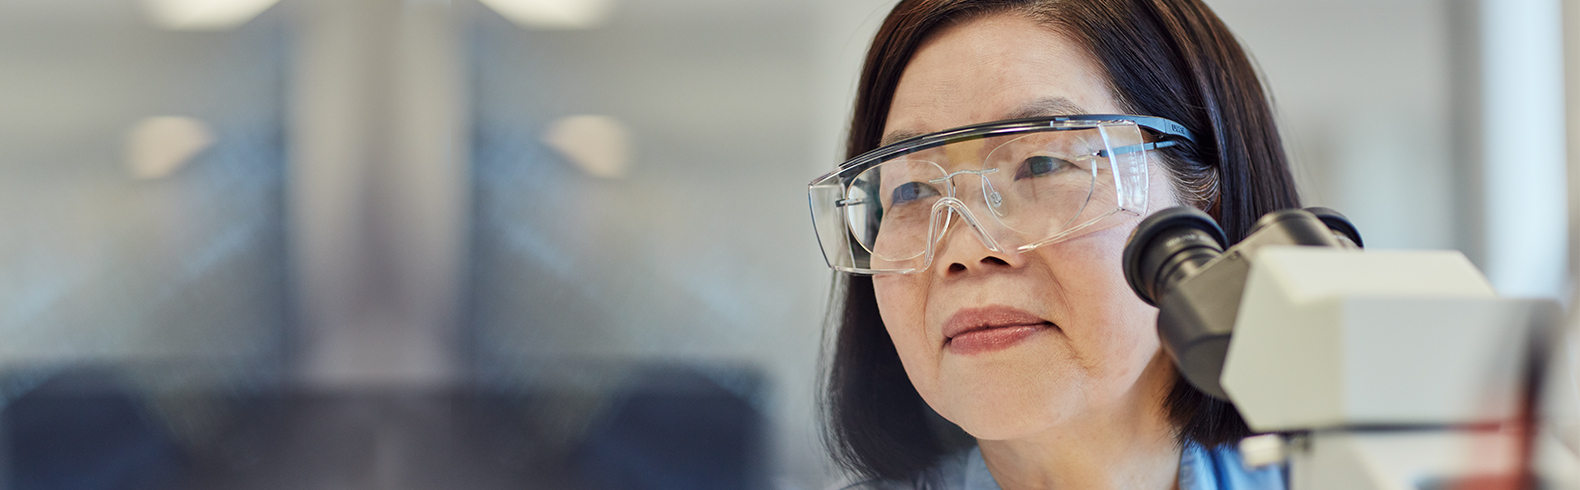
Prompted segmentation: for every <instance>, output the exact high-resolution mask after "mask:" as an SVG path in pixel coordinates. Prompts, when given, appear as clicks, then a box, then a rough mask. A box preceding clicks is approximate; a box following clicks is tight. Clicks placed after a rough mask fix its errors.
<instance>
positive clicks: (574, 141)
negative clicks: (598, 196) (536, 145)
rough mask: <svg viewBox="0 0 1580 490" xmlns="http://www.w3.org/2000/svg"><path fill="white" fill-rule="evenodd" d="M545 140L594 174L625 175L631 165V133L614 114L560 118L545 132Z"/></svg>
mask: <svg viewBox="0 0 1580 490" xmlns="http://www.w3.org/2000/svg"><path fill="white" fill-rule="evenodd" d="M543 143H544V144H547V145H549V148H553V149H554V150H555V151H558V152H559V153H560V154H561V155H564V156H565V159H567V160H570V161H571V163H572V164H575V165H576V167H577V168H580V169H582V171H583V172H587V174H588V175H592V176H594V177H601V178H605V179H614V178H620V177H624V176H625V174H626V172H627V171H629V170H630V167H631V137H630V132H628V131H626V129H625V125H623V124H620V121H618V120H616V119H615V118H612V117H608V116H570V117H565V118H561V119H559V120H557V121H554V123H553V124H550V125H549V129H548V130H547V131H544V132H543Z"/></svg>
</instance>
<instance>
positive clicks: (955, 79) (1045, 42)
mask: <svg viewBox="0 0 1580 490" xmlns="http://www.w3.org/2000/svg"><path fill="white" fill-rule="evenodd" d="M1075 112H1080V113H1089V114H1113V113H1119V112H1122V111H1120V109H1119V108H1118V104H1117V103H1116V102H1115V101H1114V100H1113V96H1112V94H1111V93H1110V92H1109V90H1108V82H1107V78H1106V76H1105V75H1104V73H1103V70H1102V68H1101V66H1100V65H1099V64H1098V63H1097V62H1096V61H1095V60H1093V59H1092V57H1091V55H1090V53H1089V52H1088V50H1087V49H1086V48H1085V47H1084V46H1081V45H1078V44H1077V43H1074V42H1072V41H1070V40H1069V39H1068V38H1067V37H1066V36H1064V35H1063V34H1061V33H1060V32H1058V31H1057V30H1055V29H1053V28H1050V27H1047V26H1045V25H1041V24H1038V23H1037V22H1035V21H1033V20H1031V19H1028V18H1025V17H1022V16H1019V15H1014V14H1001V15H992V16H987V17H983V18H980V19H973V20H970V21H967V22H963V23H960V24H956V25H952V26H948V27H945V28H943V29H941V30H940V31H938V32H936V33H933V35H932V36H931V37H930V38H929V39H928V40H927V41H926V42H924V43H923V44H922V46H921V47H920V48H919V49H918V50H917V51H916V54H915V55H914V56H913V57H912V59H911V61H910V63H909V64H907V65H906V68H905V71H904V73H902V74H901V76H900V82H899V84H898V85H897V86H896V87H895V91H894V99H893V101H892V103H891V105H890V108H889V114H888V119H887V123H886V124H885V126H884V134H885V135H902V134H907V135H908V134H925V133H930V132H934V131H940V130H944V129H948V128H953V127H958V126H964V125H968V124H974V123H981V122H988V121H997V120H1001V119H1008V118H1012V117H1023V116H1034V115H1055V114H1062V113H1075ZM885 139H886V140H887V139H888V138H887V137H886V138H885Z"/></svg>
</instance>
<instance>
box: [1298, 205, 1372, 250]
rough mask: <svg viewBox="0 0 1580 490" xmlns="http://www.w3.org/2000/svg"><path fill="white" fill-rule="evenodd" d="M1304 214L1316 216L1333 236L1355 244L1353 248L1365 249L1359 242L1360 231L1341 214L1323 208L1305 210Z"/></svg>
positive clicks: (1363, 244) (1364, 245)
mask: <svg viewBox="0 0 1580 490" xmlns="http://www.w3.org/2000/svg"><path fill="white" fill-rule="evenodd" d="M1306 212H1308V213H1311V214H1315V215H1317V219H1319V220H1322V224H1324V225H1328V229H1329V230H1333V233H1334V234H1337V235H1339V236H1342V237H1344V238H1348V239H1349V240H1350V242H1351V243H1353V244H1355V248H1366V244H1365V243H1362V242H1361V232H1360V230H1358V229H1356V228H1355V224H1354V223H1350V219H1349V218H1348V217H1345V216H1344V214H1343V213H1340V212H1338V211H1334V210H1332V209H1329V208H1323V207H1310V208H1306Z"/></svg>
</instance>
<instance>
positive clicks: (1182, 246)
mask: <svg viewBox="0 0 1580 490" xmlns="http://www.w3.org/2000/svg"><path fill="white" fill-rule="evenodd" d="M1227 242H1228V239H1227V238H1225V237H1224V234H1223V229H1222V228H1219V227H1218V222H1217V221H1214V220H1213V219H1212V216H1208V215H1207V213H1204V212H1202V211H1201V210H1198V209H1196V208H1191V207H1183V206H1182V207H1175V208H1169V209H1165V210H1163V211H1159V212H1158V213H1157V214H1153V215H1152V216H1149V217H1147V219H1146V220H1143V221H1142V222H1141V224H1140V225H1138V226H1137V227H1136V231H1135V233H1133V234H1132V235H1131V236H1130V240H1129V241H1128V242H1127V243H1126V244H1125V255H1124V267H1125V281H1126V282H1128V283H1130V289H1131V290H1132V291H1135V293H1136V296H1139V297H1141V300H1142V301H1146V302H1147V304H1149V305H1153V306H1157V304H1158V303H1157V302H1158V300H1159V298H1161V297H1162V296H1163V292H1164V291H1168V290H1169V288H1171V287H1173V285H1174V283H1176V282H1177V281H1179V280H1180V279H1183V278H1185V277H1188V276H1190V275H1191V273H1194V272H1195V271H1196V270H1198V269H1200V268H1201V267H1202V266H1204V265H1206V264H1207V262H1210V261H1212V259H1215V258H1217V257H1218V256H1219V255H1221V254H1223V249H1224V248H1225V247H1227V246H1228V243H1227Z"/></svg>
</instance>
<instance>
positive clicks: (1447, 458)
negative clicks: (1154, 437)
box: [1125, 208, 1580, 490]
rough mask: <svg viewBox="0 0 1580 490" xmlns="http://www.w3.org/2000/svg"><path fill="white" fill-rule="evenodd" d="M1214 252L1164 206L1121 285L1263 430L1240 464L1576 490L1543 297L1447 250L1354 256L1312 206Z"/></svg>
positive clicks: (1330, 483) (1566, 360)
mask: <svg viewBox="0 0 1580 490" xmlns="http://www.w3.org/2000/svg"><path fill="white" fill-rule="evenodd" d="M1224 242H1225V240H1224V238H1223V233H1222V231H1221V230H1220V229H1219V228H1218V227H1217V224H1216V223H1215V222H1213V221H1212V219H1211V218H1210V217H1208V216H1207V215H1205V214H1203V213H1201V212H1199V211H1196V210H1192V209H1183V208H1175V209H1171V210H1165V211H1163V212H1160V213H1157V214H1155V215H1153V216H1152V217H1149V218H1148V219H1147V220H1146V221H1144V222H1143V223H1142V224H1141V226H1140V227H1138V228H1137V231H1136V233H1135V235H1133V236H1132V237H1131V243H1130V244H1129V245H1128V246H1127V247H1126V251H1125V274H1126V279H1127V280H1128V281H1129V282H1130V285H1131V287H1132V289H1134V290H1135V291H1136V293H1137V295H1138V296H1140V297H1141V298H1142V299H1143V300H1145V301H1147V302H1149V303H1152V304H1156V305H1158V306H1159V308H1160V310H1159V319H1158V330H1159V335H1160V337H1162V339H1163V341H1164V346H1165V349H1166V350H1167V351H1168V352H1169V355H1170V356H1171V357H1172V358H1173V359H1174V361H1175V364H1176V366H1177V367H1178V368H1179V369H1180V371H1181V374H1182V375H1183V376H1184V377H1185V378H1186V379H1187V380H1188V381H1190V382H1191V383H1192V384H1193V385H1195V386H1196V387H1197V388H1198V389H1200V390H1201V391H1203V392H1204V393H1207V394H1209V395H1211V396H1215V397H1218V398H1225V399H1228V400H1229V401H1231V402H1233V403H1234V404H1235V406H1236V407H1237V408H1238V409H1239V411H1240V413H1241V415H1242V416H1243V417H1244V418H1245V421H1246V423H1247V424H1248V425H1249V426H1250V427H1251V429H1252V430H1253V431H1254V432H1258V433H1264V434H1268V435H1264V436H1257V437H1253V438H1249V439H1246V440H1245V441H1244V442H1243V443H1242V444H1241V453H1242V456H1244V458H1245V460H1246V461H1245V462H1244V463H1245V464H1247V465H1248V466H1259V465H1266V464H1287V468H1288V469H1289V474H1288V475H1289V480H1290V488H1291V489H1292V490H1318V489H1343V490H1429V489H1439V488H1441V489H1460V488H1499V489H1504V488H1507V489H1510V490H1512V489H1514V488H1530V487H1531V486H1536V487H1539V488H1580V487H1576V486H1575V485H1577V484H1580V464H1577V463H1580V457H1577V456H1576V453H1577V451H1576V447H1577V441H1575V440H1574V439H1575V435H1576V434H1573V432H1574V428H1575V427H1580V424H1577V423H1576V422H1577V421H1580V413H1577V411H1580V403H1576V396H1575V382H1574V379H1573V377H1572V372H1573V365H1572V362H1573V361H1572V360H1571V356H1569V355H1568V354H1569V352H1568V350H1567V349H1563V348H1553V347H1554V346H1557V345H1563V346H1567V345H1568V339H1567V337H1564V336H1563V335H1561V332H1560V331H1559V329H1557V328H1556V327H1557V326H1558V325H1559V324H1560V318H1559V317H1560V312H1559V307H1558V305H1557V303H1556V302H1553V301H1548V300H1524V299H1509V298H1501V297H1499V296H1498V295H1497V293H1496V292H1495V291H1494V290H1493V288H1492V286H1491V285H1490V283H1488V281H1487V280H1486V278H1485V277H1483V276H1482V274H1481V273H1480V272H1479V271H1477V270H1476V268H1475V266H1473V265H1472V264H1471V263H1470V261H1469V260H1467V259H1466V258H1465V256H1464V255H1463V254H1461V253H1459V252H1454V251H1363V250H1361V248H1360V246H1359V244H1360V237H1359V234H1358V233H1357V232H1355V230H1354V228H1353V226H1351V225H1350V224H1349V223H1348V220H1346V219H1344V218H1343V216H1342V215H1339V214H1338V213H1337V212H1333V211H1331V210H1326V209H1320V208H1313V209H1312V210H1309V211H1302V210H1285V211H1279V212H1276V213H1271V214H1269V215H1268V216H1266V217H1264V218H1263V219H1262V220H1261V221H1259V222H1258V224H1257V226H1256V227H1255V228H1254V229H1253V230H1252V232H1251V233H1250V235H1249V236H1247V237H1246V239H1244V240H1243V241H1241V242H1240V243H1238V244H1235V245H1234V246H1233V247H1229V248H1227V249H1225V248H1224V245H1226V244H1225V243H1224ZM1522 475H1525V476H1522ZM1522 478H1523V479H1522Z"/></svg>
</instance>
